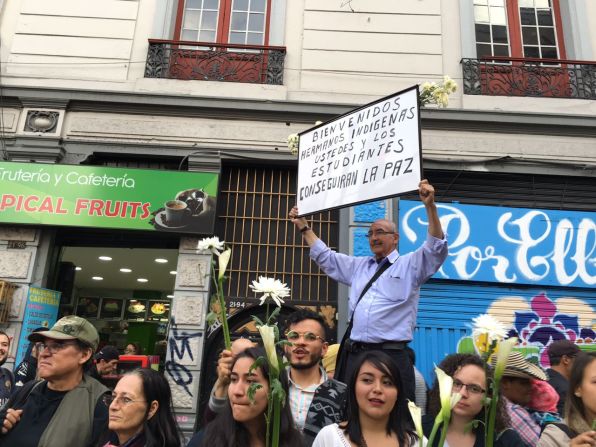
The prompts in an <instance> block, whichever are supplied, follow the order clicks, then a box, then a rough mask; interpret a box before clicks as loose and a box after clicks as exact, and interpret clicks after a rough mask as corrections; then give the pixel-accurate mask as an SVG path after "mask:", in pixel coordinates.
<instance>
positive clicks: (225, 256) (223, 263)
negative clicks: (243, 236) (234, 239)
mask: <svg viewBox="0 0 596 447" xmlns="http://www.w3.org/2000/svg"><path fill="white" fill-rule="evenodd" d="M230 256H232V250H231V249H230V248H228V249H227V250H226V251H224V252H223V253H222V254H220V255H219V259H218V261H219V271H218V278H219V279H222V278H223V277H224V275H225V273H226V268H228V262H230Z"/></svg>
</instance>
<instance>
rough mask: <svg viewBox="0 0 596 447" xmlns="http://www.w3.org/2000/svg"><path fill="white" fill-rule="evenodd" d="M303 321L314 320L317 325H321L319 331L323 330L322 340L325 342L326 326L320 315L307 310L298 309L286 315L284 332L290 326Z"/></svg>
mask: <svg viewBox="0 0 596 447" xmlns="http://www.w3.org/2000/svg"><path fill="white" fill-rule="evenodd" d="M304 320H315V321H316V322H317V323H319V324H320V325H321V329H323V338H324V339H325V340H327V338H328V337H327V325H326V324H325V320H324V319H323V317H322V316H321V315H320V314H318V313H316V312H313V311H312V310H308V309H300V310H297V311H296V312H292V313H291V314H290V315H288V318H286V321H285V326H284V327H285V329H284V331H288V330H289V329H290V326H292V325H294V324H297V323H300V322H301V321H304Z"/></svg>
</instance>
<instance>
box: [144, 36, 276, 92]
mask: <svg viewBox="0 0 596 447" xmlns="http://www.w3.org/2000/svg"><path fill="white" fill-rule="evenodd" d="M285 56H286V48H285V47H270V46H262V45H232V44H217V43H208V42H189V41H183V40H158V39H149V50H148V52H147V64H146V65H145V77H146V78H168V79H184V80H191V79H192V80H201V81H222V82H248V83H255V84H273V85H281V84H283V72H284V59H285Z"/></svg>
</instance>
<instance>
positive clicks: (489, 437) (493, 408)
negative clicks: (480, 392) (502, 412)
mask: <svg viewBox="0 0 596 447" xmlns="http://www.w3.org/2000/svg"><path fill="white" fill-rule="evenodd" d="M500 382H501V378H500V377H495V382H494V385H495V386H494V388H493V396H492V399H491V400H490V407H489V410H488V424H487V428H486V430H487V433H486V447H493V445H494V443H495V421H496V419H497V401H498V400H499V385H500Z"/></svg>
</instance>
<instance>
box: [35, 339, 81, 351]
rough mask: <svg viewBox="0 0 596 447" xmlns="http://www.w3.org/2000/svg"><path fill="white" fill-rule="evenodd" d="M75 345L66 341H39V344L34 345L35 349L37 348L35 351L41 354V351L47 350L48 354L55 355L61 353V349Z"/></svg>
mask: <svg viewBox="0 0 596 447" xmlns="http://www.w3.org/2000/svg"><path fill="white" fill-rule="evenodd" d="M74 345H75V343H73V342H68V341H64V342H50V343H48V342H44V341H40V342H39V343H36V344H35V347H36V348H37V350H38V351H39V352H40V353H41V352H42V351H43V350H45V349H47V350H48V351H49V352H50V354H56V353H57V352H59V351H62V350H63V349H66V348H68V347H69V346H74Z"/></svg>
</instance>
